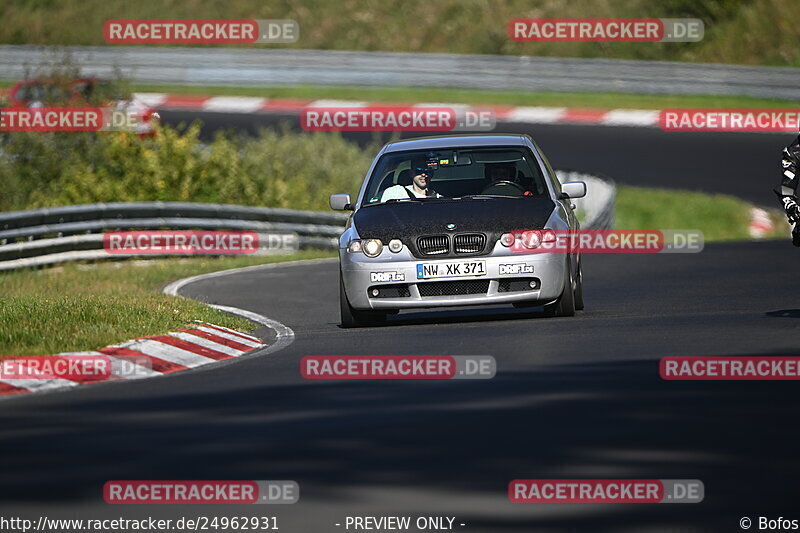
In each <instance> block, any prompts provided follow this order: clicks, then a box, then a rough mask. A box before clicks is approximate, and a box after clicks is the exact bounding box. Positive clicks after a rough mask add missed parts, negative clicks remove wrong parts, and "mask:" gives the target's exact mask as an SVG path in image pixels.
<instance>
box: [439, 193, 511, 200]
mask: <svg viewBox="0 0 800 533" xmlns="http://www.w3.org/2000/svg"><path fill="white" fill-rule="evenodd" d="M461 198H515V197H514V196H507V195H505V194H465V195H464V196H459V197H458V199H461ZM453 199H454V200H456V198H453Z"/></svg>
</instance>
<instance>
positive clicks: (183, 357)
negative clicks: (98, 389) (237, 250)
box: [0, 322, 267, 396]
mask: <svg viewBox="0 0 800 533" xmlns="http://www.w3.org/2000/svg"><path fill="white" fill-rule="evenodd" d="M265 346H267V344H266V343H265V342H264V341H263V340H261V339H259V338H258V337H254V336H252V335H247V334H246V333H242V332H240V331H236V330H233V329H229V328H225V327H222V326H217V325H214V324H208V323H205V322H197V323H195V324H192V325H191V326H190V327H187V328H183V329H179V330H178V331H173V332H170V333H167V334H166V335H153V336H150V337H142V338H140V339H133V340H130V341H127V342H123V343H121V344H114V345H111V346H106V347H105V348H101V349H99V350H95V351H87V352H63V353H59V354H56V355H59V356H86V355H92V356H104V357H107V358H108V359H109V360H110V362H111V375H110V376H108V377H107V378H105V379H98V380H91V381H87V380H84V381H78V380H71V379H62V378H41V379H39V378H34V377H29V378H25V379H19V378H12V379H4V378H3V377H2V375H0V396H5V395H11V394H21V393H28V392H39V391H50V390H54V389H63V388H70V387H77V386H79V385H88V384H93V383H103V382H107V381H120V380H127V379H140V378H150V377H156V376H161V375H165V374H172V373H175V372H182V371H185V370H189V369H191V368H197V367H200V366H205V365H209V364H212V363H217V362H220V361H225V360H228V359H234V358H237V357H241V356H242V355H245V354H247V353H249V352H251V351H254V350H259V349H261V348H264V347H265ZM20 359H23V360H24V358H15V360H17V361H19V360H20ZM131 365H133V369H132V367H131ZM123 367H125V368H126V369H125V370H123Z"/></svg>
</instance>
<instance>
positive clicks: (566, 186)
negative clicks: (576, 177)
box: [561, 181, 586, 200]
mask: <svg viewBox="0 0 800 533" xmlns="http://www.w3.org/2000/svg"><path fill="white" fill-rule="evenodd" d="M584 196H586V182H585V181H568V182H566V183H562V184H561V199H562V200H563V199H564V198H583V197H584Z"/></svg>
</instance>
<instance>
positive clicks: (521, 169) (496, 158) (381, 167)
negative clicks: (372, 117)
mask: <svg viewBox="0 0 800 533" xmlns="http://www.w3.org/2000/svg"><path fill="white" fill-rule="evenodd" d="M473 196H484V197H521V196H527V197H539V198H541V197H544V196H548V190H547V185H546V184H545V181H544V177H543V176H542V174H541V172H540V170H539V166H538V164H537V163H536V161H535V160H533V156H532V154H531V153H530V152H529V151H528V150H526V149H525V148H521V147H511V148H506V147H492V148H470V149H463V150H460V149H457V148H456V149H446V150H434V151H430V150H425V151H410V152H397V153H389V154H385V155H383V156H382V157H381V159H380V161H378V164H377V165H376V166H375V170H374V171H373V173H372V175H371V176H370V179H369V184H368V185H367V190H366V194H365V195H364V202H363V203H362V206H369V205H377V204H381V203H386V202H394V201H397V202H400V201H424V200H430V199H436V198H439V199H460V198H468V197H473Z"/></svg>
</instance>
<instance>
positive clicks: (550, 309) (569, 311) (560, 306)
mask: <svg viewBox="0 0 800 533" xmlns="http://www.w3.org/2000/svg"><path fill="white" fill-rule="evenodd" d="M566 270H567V275H566V278H567V279H565V280H564V290H562V291H561V296H559V297H558V300H556V301H555V302H553V303H551V304H547V305H545V306H544V314H545V316H575V289H574V288H573V287H572V285H573V283H572V265H571V264H570V259H569V257H568V258H567V269H566Z"/></svg>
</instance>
